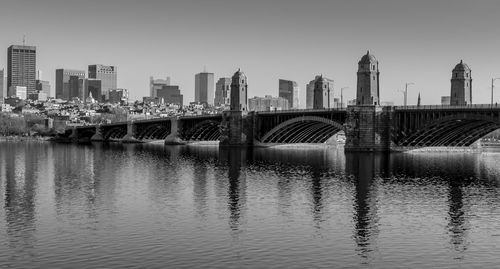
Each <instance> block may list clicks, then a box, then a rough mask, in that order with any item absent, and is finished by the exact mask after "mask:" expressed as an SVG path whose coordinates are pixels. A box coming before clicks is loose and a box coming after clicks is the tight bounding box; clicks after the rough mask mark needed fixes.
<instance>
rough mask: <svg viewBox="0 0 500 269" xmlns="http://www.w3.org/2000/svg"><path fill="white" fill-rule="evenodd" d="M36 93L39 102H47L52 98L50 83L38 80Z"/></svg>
mask: <svg viewBox="0 0 500 269" xmlns="http://www.w3.org/2000/svg"><path fill="white" fill-rule="evenodd" d="M36 92H37V93H38V98H37V100H40V101H45V100H47V98H48V97H49V96H50V83H49V82H48V81H45V80H40V79H37V80H36Z"/></svg>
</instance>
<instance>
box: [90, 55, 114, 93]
mask: <svg viewBox="0 0 500 269" xmlns="http://www.w3.org/2000/svg"><path fill="white" fill-rule="evenodd" d="M88 71H89V78H93V79H100V80H101V90H102V95H104V99H105V100H108V99H109V91H110V90H112V89H116V88H117V78H118V75H117V74H118V72H117V68H116V66H111V65H102V64H93V65H89V70H88Z"/></svg>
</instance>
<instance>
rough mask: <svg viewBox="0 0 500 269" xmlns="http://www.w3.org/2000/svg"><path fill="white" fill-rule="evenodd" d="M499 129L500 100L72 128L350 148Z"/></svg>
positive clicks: (145, 137) (431, 142)
mask: <svg viewBox="0 0 500 269" xmlns="http://www.w3.org/2000/svg"><path fill="white" fill-rule="evenodd" d="M496 129H500V107H497V106H491V105H468V106H407V107H402V106H395V107H382V106H374V105H361V106H349V107H348V108H347V109H303V110H286V111H275V112H248V113H242V112H241V111H225V112H223V113H221V114H213V115H200V116H186V117H169V118H157V119H149V120H137V121H128V122H118V123H112V124H102V125H87V126H79V127H74V128H73V129H71V130H68V132H67V133H66V136H67V137H68V138H69V139H71V140H72V141H78V142H86V141H104V142H107V141H109V142H112V141H115V142H123V143H137V142H149V141H158V140H162V141H164V142H165V144H189V143H193V142H201V141H205V142H207V141H214V142H216V141H219V142H220V145H222V146H223V145H236V146H266V145H276V144H295V143H314V144H330V143H332V142H333V140H332V138H333V137H334V136H335V135H336V134H338V133H339V132H344V133H345V136H346V144H345V148H346V151H391V150H401V149H413V148H421V147H469V146H471V145H472V144H473V143H474V142H476V141H477V140H479V139H480V138H481V137H484V136H485V135H487V134H488V133H490V132H492V131H494V130H496Z"/></svg>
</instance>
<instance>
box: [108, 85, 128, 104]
mask: <svg viewBox="0 0 500 269" xmlns="http://www.w3.org/2000/svg"><path fill="white" fill-rule="evenodd" d="M121 101H124V102H127V101H128V90H127V89H112V90H110V91H109V102H110V103H111V104H118V103H121Z"/></svg>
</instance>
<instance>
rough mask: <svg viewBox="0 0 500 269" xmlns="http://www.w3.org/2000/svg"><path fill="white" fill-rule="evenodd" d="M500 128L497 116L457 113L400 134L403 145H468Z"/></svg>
mask: <svg viewBox="0 0 500 269" xmlns="http://www.w3.org/2000/svg"><path fill="white" fill-rule="evenodd" d="M497 129H500V121H499V119H498V118H495V117H492V116H489V115H484V114H483V115H481V114H457V115H451V116H446V117H443V118H440V119H438V120H436V121H432V122H429V123H428V124H426V125H424V126H423V127H421V128H419V129H418V130H415V131H413V132H410V133H409V134H402V136H403V137H402V138H401V139H399V140H400V141H399V143H398V145H399V146H403V147H468V146H470V145H472V144H473V143H474V142H476V141H477V140H479V139H480V138H482V137H484V136H485V135H487V134H489V133H491V132H493V131H495V130H497Z"/></svg>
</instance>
